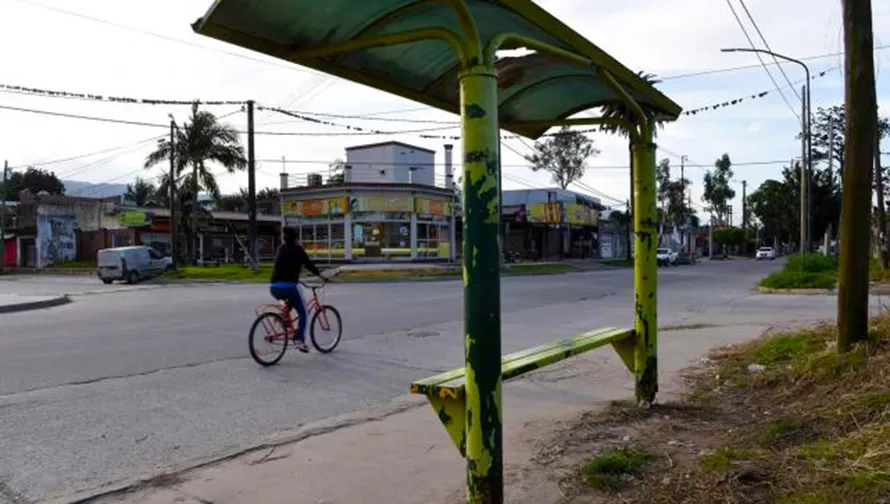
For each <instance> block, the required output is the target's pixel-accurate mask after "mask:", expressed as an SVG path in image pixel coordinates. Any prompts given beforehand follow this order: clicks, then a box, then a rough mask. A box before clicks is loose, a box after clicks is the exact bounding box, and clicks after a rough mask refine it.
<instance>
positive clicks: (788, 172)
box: [748, 162, 841, 241]
mask: <svg viewBox="0 0 890 504" xmlns="http://www.w3.org/2000/svg"><path fill="white" fill-rule="evenodd" d="M782 176H783V177H782V180H781V181H778V180H766V181H764V182H763V183H762V184H761V185H760V187H758V188H757V190H755V191H754V192H752V193H751V194H750V195H749V196H748V206H749V209H750V211H751V212H752V213H753V214H754V216H755V217H757V220H759V221H760V223H761V224H762V225H763V231H762V234H761V238H763V239H764V240H766V241H771V240H773V239H779V240H788V241H791V240H793V239H794V238H795V237H796V236H797V230H799V229H800V163H799V162H798V163H796V164H795V166H793V167H785V168H783V169H782ZM811 193H812V194H811V196H812V200H811V203H812V212H813V214H812V226H813V236H815V237H818V236H822V235H824V234H825V232H826V231H827V230H828V228H829V226H831V227H832V229H837V226H838V220H839V218H840V211H841V210H840V209H841V197H840V187H839V186H838V179H837V178H835V177H834V176H833V175H832V174H831V173H830V172H829V171H828V169H827V168H824V169H821V170H820V169H814V170H813V177H812V186H811Z"/></svg>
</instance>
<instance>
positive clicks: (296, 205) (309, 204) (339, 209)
mask: <svg viewBox="0 0 890 504" xmlns="http://www.w3.org/2000/svg"><path fill="white" fill-rule="evenodd" d="M346 202H347V199H346V198H329V199H311V200H292V199H290V200H285V201H284V203H283V204H282V208H281V211H282V212H283V213H284V215H285V216H303V217H318V216H322V215H343V214H345V213H346Z"/></svg>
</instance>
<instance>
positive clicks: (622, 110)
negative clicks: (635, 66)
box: [600, 72, 664, 137]
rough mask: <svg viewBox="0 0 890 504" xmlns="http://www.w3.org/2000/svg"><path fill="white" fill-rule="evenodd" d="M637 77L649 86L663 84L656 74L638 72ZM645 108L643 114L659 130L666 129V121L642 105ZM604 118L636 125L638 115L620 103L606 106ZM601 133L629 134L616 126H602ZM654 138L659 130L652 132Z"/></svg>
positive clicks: (603, 111)
mask: <svg viewBox="0 0 890 504" xmlns="http://www.w3.org/2000/svg"><path fill="white" fill-rule="evenodd" d="M637 75H639V76H640V78H641V79H643V80H644V81H646V83H647V84H649V85H652V86H654V85H655V84H658V83H659V82H661V81H660V80H658V79H657V78H656V76H655V75H654V74H647V73H643V72H638V73H637ZM640 106H641V107H642V108H643V112H644V113H645V114H646V117H647V118H649V120H650V121H654V123H655V125H656V126H658V128H663V127H664V119H663V118H660V117H659V116H658V114H657V113H656V111H655V110H653V109H652V108H651V107H647V106H646V105H643V104H640ZM602 117H606V118H609V119H624V120H625V121H627V122H630V123H631V124H635V123H636V122H637V117H636V115H635V114H634V113H633V112H632V111H631V110H630V108H628V106H627V105H625V104H624V102H620V103H610V104H609V105H605V106H604V107H602ZM600 130H601V131H605V132H607V133H617V134H618V135H620V136H623V137H626V136H627V132H626V131H624V129H623V128H620V127H618V126H615V125H614V124H605V125H602V126H600ZM652 134H653V135H654V136H657V135H658V130H657V128H656V129H655V130H654V131H653V132H652Z"/></svg>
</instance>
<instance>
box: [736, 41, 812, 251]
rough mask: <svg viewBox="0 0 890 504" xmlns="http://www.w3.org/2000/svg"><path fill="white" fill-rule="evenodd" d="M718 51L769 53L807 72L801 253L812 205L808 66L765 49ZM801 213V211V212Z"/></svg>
mask: <svg viewBox="0 0 890 504" xmlns="http://www.w3.org/2000/svg"><path fill="white" fill-rule="evenodd" d="M720 51H721V52H747V53H761V54H769V55H770V56H773V57H774V58H780V59H783V60H785V61H790V62H791V63H797V64H798V65H800V66H802V67H803V69H804V72H806V74H807V84H806V86H805V87H804V89H805V90H806V92H805V93H804V96H801V101H803V102H804V103H803V107H804V108H805V109H806V113H805V114H804V117H803V118H801V120H802V124H801V129H802V130H803V139H802V141H803V145H802V147H803V148H802V150H803V154H802V155H804V156H805V157H806V164H804V162H803V161H801V167H804V166H806V176H805V177H804V176H802V177H801V178H800V180H801V184H802V185H803V184H806V186H805V187H806V190H805V191H801V197H804V195H806V202H807V203H806V205H805V206H804V205H802V209H805V211H806V219H803V218H802V219H801V221H800V248H801V253H804V252H805V251H806V248H808V247H809V238H810V226H811V212H810V207H811V206H812V203H811V202H812V198H811V197H810V194H809V193H810V192H811V190H810V183H809V179H810V178H811V177H812V174H813V136H812V124H811V123H812V120H811V110H810V68H809V67H808V66H807V65H806V63H804V62H803V61H800V60H796V59H794V58H789V57H788V56H785V55H782V54H779V53H774V52H772V51H767V50H766V49H747V48H743V47H733V48H728V49H720ZM801 213H803V212H801ZM802 217H803V216H802ZM804 222H806V224H804ZM805 247H806V248H805Z"/></svg>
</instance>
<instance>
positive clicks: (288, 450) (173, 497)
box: [60, 325, 769, 504]
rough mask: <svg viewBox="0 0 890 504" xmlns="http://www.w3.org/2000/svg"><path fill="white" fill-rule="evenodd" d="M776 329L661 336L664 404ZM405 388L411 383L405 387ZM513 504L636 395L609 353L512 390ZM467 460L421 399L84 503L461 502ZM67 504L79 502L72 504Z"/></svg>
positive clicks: (551, 493)
mask: <svg viewBox="0 0 890 504" xmlns="http://www.w3.org/2000/svg"><path fill="white" fill-rule="evenodd" d="M768 328H769V326H766V325H759V326H755V325H733V326H726V327H721V328H719V329H715V328H713V327H711V328H709V329H700V330H690V331H671V332H665V333H663V334H664V335H665V336H664V337H663V339H662V343H661V349H660V350H661V351H660V354H661V356H662V358H661V361H660V363H659V364H660V379H661V383H662V392H661V395H660V397H661V399H662V400H666V399H667V398H668V397H669V396H670V394H671V393H672V392H676V391H678V390H679V389H680V387H681V383H680V380H679V379H678V374H679V371H680V370H682V369H684V368H686V367H687V366H689V365H691V364H694V363H695V362H697V361H698V359H699V358H700V356H701V355H703V354H705V353H706V352H707V351H708V349H710V348H712V347H714V346H720V345H724V344H729V343H739V342H743V341H746V340H749V339H751V338H754V337H757V336H759V335H760V334H761V333H763V332H764V331H765V330H767V329H768ZM405 386H406V388H407V386H408V384H407V383H406V384H405ZM504 397H505V399H504V403H505V411H504V425H505V468H504V473H505V485H506V501H507V502H511V503H534V504H543V503H547V502H555V501H556V500H557V499H558V498H559V489H558V486H557V483H558V478H557V479H554V478H553V477H552V475H549V474H550V473H548V471H545V470H544V468H543V466H540V465H538V464H537V462H535V459H536V458H537V456H538V455H540V454H541V453H543V452H546V451H547V450H548V449H550V448H551V447H550V446H549V445H548V440H549V439H551V438H552V437H553V435H554V431H555V429H557V428H558V427H559V426H560V425H562V424H564V423H565V422H570V421H573V420H575V419H577V417H578V416H579V415H580V414H581V413H582V412H585V411H589V410H590V409H591V408H593V407H596V406H597V405H604V404H606V403H607V402H608V401H612V400H626V399H632V397H633V379H632V377H631V376H630V374H629V373H628V372H627V370H626V369H625V368H624V366H623V365H622V364H621V363H620V361H619V359H618V357H617V355H616V354H615V353H614V352H613V351H612V350H611V349H610V348H602V349H599V350H596V351H593V352H589V353H587V354H584V355H582V356H579V357H576V358H573V359H569V360H567V361H563V362H562V363H560V364H558V365H554V366H551V367H547V368H545V369H542V370H540V371H537V372H535V373H532V374H530V375H527V376H526V377H525V378H522V379H518V380H513V381H510V382H509V383H508V384H507V385H506V386H505V388H504ZM463 481H464V461H463V459H462V458H461V457H460V455H459V453H458V451H457V449H456V448H455V447H454V445H453V444H452V442H451V440H450V438H449V437H448V435H447V434H446V433H445V430H444V428H443V427H442V426H441V425H440V424H439V422H438V419H437V418H436V415H435V414H434V412H433V411H432V409H430V408H429V407H428V406H427V405H426V403H425V401H424V400H423V399H421V398H412V397H408V396H406V397H403V398H400V399H399V400H397V401H394V402H393V403H390V404H388V405H386V406H384V407H381V408H378V409H377V410H374V411H367V412H364V413H360V414H355V415H349V416H346V417H341V418H339V419H335V420H332V421H327V422H323V423H320V424H314V425H307V426H303V427H302V428H301V429H299V430H297V431H293V432H290V433H288V434H286V435H282V436H281V437H280V439H279V440H278V441H274V440H273V441H271V442H269V443H267V444H266V445H264V446H262V447H260V448H257V449H253V450H250V451H248V452H245V453H243V454H240V455H238V456H234V457H231V458H227V459H226V460H224V461H222V462H219V463H211V464H206V465H203V466H201V467H198V468H194V469H191V470H187V471H184V472H179V473H172V474H169V475H167V476H162V477H159V478H154V479H151V480H148V481H142V482H130V483H129V484H127V483H124V484H122V485H121V487H122V489H124V490H126V491H124V492H121V491H115V492H111V493H108V494H107V495H105V496H102V497H98V498H96V499H90V500H89V501H88V502H100V503H111V502H127V503H138V504H161V503H165V504H166V503H170V502H177V503H184V504H198V503H207V502H213V503H216V504H221V503H225V504H238V503H244V504H248V503H250V504H252V503H256V502H263V503H282V504H284V503H288V504H293V503H307V504H321V503H324V504H341V503H343V504H347V503H349V504H352V503H355V502H369V503H377V502H386V503H390V504H417V503H448V504H450V503H452V502H453V503H458V502H463V501H464V494H463V492H464V486H463ZM60 502H71V499H67V500H65V501H60Z"/></svg>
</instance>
